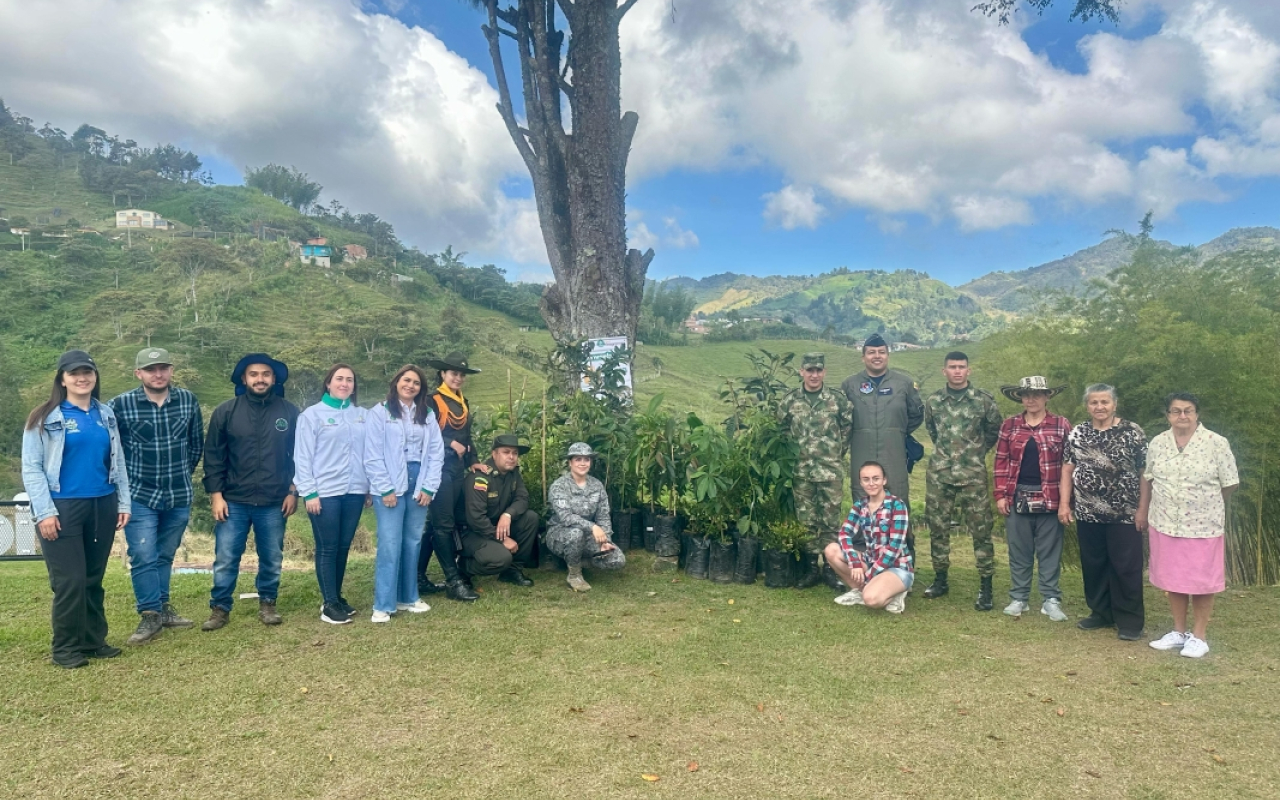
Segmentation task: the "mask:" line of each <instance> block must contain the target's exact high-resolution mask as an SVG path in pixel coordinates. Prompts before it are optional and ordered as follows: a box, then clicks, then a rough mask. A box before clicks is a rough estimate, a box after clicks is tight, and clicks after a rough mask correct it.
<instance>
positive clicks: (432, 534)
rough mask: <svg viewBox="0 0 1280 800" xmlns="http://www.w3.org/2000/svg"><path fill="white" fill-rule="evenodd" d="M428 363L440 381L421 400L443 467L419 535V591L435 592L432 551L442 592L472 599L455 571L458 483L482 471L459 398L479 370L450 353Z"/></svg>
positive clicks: (460, 516)
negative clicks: (436, 434) (431, 419)
mask: <svg viewBox="0 0 1280 800" xmlns="http://www.w3.org/2000/svg"><path fill="white" fill-rule="evenodd" d="M427 366H428V367H431V368H432V369H434V370H436V371H437V372H436V375H437V377H438V378H439V379H440V385H439V386H437V387H436V390H435V391H434V392H432V393H431V394H430V395H428V396H427V399H426V400H425V402H426V403H427V404H428V405H430V406H431V408H432V410H433V411H434V412H435V418H436V422H437V423H439V425H440V436H441V438H442V439H443V440H444V465H443V467H442V468H441V470H440V488H439V489H438V490H437V491H436V493H435V496H434V497H432V498H431V506H430V511H429V514H430V518H429V521H428V523H427V533H428V535H426V536H424V537H423V538H422V551H421V553H420V554H419V556H418V591H420V592H423V593H426V594H430V593H434V592H438V591H440V589H441V587H440V586H439V585H438V584H435V583H432V582H431V580H429V579H428V578H427V565H428V564H430V563H431V553H432V552H433V551H434V552H435V553H436V555H437V556H438V558H439V560H440V569H441V571H442V572H444V581H445V585H444V587H443V588H444V590H445V592H446V594H447V596H448V597H449V598H450V599H452V600H459V601H462V602H464V603H470V602H474V601H475V600H477V599H479V597H480V595H478V594H476V592H475V590H474V589H473V588H472V587H471V586H470V584H468V583H467V581H466V579H465V578H464V577H463V576H462V574H461V573H459V572H458V539H457V538H456V537H457V535H458V529H460V528H462V527H463V526H465V525H466V502H465V501H464V499H463V494H462V491H463V485H462V484H463V481H464V480H465V479H466V477H467V475H468V473H472V472H475V471H476V470H479V471H482V472H486V471H488V467H486V466H484V465H483V464H480V463H479V461H480V459H479V458H477V456H476V448H475V446H474V445H473V444H472V442H471V422H472V418H471V407H470V405H468V403H467V399H466V398H465V397H463V396H462V384H463V383H464V382H465V381H466V377H467V376H468V375H476V374H478V373H479V372H480V370H478V369H475V368H474V367H472V366H471V365H470V364H468V363H467V357H466V356H465V355H463V354H462V353H459V352H457V351H454V352H452V353H450V354H449V355H447V356H445V357H444V358H433V359H430V360H428V361H427Z"/></svg>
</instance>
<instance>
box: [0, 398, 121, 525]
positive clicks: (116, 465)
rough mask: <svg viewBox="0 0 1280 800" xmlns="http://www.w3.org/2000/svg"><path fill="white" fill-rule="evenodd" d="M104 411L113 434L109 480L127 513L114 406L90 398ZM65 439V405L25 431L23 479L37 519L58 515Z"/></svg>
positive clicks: (99, 409)
mask: <svg viewBox="0 0 1280 800" xmlns="http://www.w3.org/2000/svg"><path fill="white" fill-rule="evenodd" d="M90 402H92V403H93V407H96V408H97V409H98V413H99V414H101V415H102V422H103V424H105V425H106V426H107V432H108V433H109V434H110V436H111V470H110V472H109V474H108V475H107V480H108V481H110V482H111V483H112V484H114V485H115V487H116V505H117V506H119V508H120V513H121V514H128V513H129V511H130V510H131V508H132V506H131V504H130V498H129V476H128V474H127V473H126V472H125V466H124V449H123V448H122V447H121V446H120V426H119V424H118V423H117V422H116V415H115V413H114V412H113V411H112V410H111V406H109V405H107V404H106V403H99V402H98V401H97V400H92V401H90ZM65 442H66V430H65V429H64V428H63V425H62V409H61V408H57V407H55V408H54V409H53V410H52V411H50V412H49V414H48V416H46V417H45V418H44V422H42V423H41V424H39V425H37V426H36V427H34V428H31V429H29V430H24V431H23V432H22V483H23V486H25V487H26V490H27V494H28V495H29V496H30V497H31V513H32V514H33V515H34V516H35V518H36V522H40V521H42V520H45V519H48V518H49V517H56V516H58V509H57V508H55V507H54V505H53V497H52V495H51V493H52V492H56V491H58V480H59V477H60V476H61V474H62V447H63V444H64V443H65Z"/></svg>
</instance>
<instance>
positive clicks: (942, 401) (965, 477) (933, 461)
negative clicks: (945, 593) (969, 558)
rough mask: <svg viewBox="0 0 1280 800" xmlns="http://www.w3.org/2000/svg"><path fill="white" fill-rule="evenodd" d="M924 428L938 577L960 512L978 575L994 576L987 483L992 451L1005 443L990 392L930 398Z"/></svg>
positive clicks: (970, 390) (928, 513)
mask: <svg viewBox="0 0 1280 800" xmlns="http://www.w3.org/2000/svg"><path fill="white" fill-rule="evenodd" d="M924 420H925V421H924V425H925V429H926V430H927V431H928V432H929V439H930V440H932V441H933V455H931V456H930V457H929V467H928V471H927V472H926V473H925V512H924V513H925V521H926V524H928V526H929V555H930V556H931V557H932V559H933V568H934V570H935V571H938V572H940V573H945V572H946V571H947V570H948V569H949V568H950V566H951V522H952V520H953V519H954V517H955V514H956V512H957V511H959V512H960V513H961V514H962V520H963V524H964V525H965V526H966V527H967V528H968V529H969V532H970V533H971V534H972V536H973V554H974V557H975V558H976V560H977V562H978V575H979V576H982V577H985V578H989V577H990V576H991V575H992V574H993V573H994V572H995V551H994V549H993V547H992V544H991V531H992V528H993V527H994V525H995V519H994V517H993V515H992V513H991V489H990V485H989V482H988V480H987V451H989V450H990V449H991V448H992V447H994V446H995V444H996V440H997V439H998V438H999V437H1000V424H1001V423H1002V422H1003V421H1004V418H1003V417H1002V416H1001V415H1000V409H999V408H997V407H996V401H995V398H994V397H992V396H991V395H990V394H989V393H988V392H985V391H983V390H982V389H978V388H977V387H975V386H973V384H969V386H967V387H966V388H965V389H964V391H961V392H952V391H950V390H948V389H947V388H946V387H943V388H942V389H939V390H938V391H936V392H934V393H933V394H931V395H929V397H928V399H927V400H926V401H925V404H924Z"/></svg>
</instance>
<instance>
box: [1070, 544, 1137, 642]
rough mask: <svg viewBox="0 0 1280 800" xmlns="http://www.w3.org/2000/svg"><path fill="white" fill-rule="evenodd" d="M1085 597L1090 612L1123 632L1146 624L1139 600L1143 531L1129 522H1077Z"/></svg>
mask: <svg viewBox="0 0 1280 800" xmlns="http://www.w3.org/2000/svg"><path fill="white" fill-rule="evenodd" d="M1076 538H1077V539H1079V541H1080V569H1081V571H1082V572H1083V573H1084V599H1085V602H1086V603H1088V604H1089V610H1090V611H1092V612H1093V615H1094V616H1096V617H1098V618H1099V619H1102V620H1104V621H1106V622H1114V623H1115V625H1116V628H1118V629H1119V630H1120V631H1121V632H1123V633H1140V632H1141V631H1142V629H1143V627H1144V625H1145V624H1146V611H1145V609H1144V608H1143V602H1142V534H1140V533H1138V529H1137V528H1136V527H1134V525H1133V523H1131V522H1079V521H1077V522H1076Z"/></svg>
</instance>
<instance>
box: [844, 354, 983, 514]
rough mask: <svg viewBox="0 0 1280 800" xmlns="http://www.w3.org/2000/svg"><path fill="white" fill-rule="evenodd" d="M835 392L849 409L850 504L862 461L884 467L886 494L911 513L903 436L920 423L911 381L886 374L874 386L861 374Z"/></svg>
mask: <svg viewBox="0 0 1280 800" xmlns="http://www.w3.org/2000/svg"><path fill="white" fill-rule="evenodd" d="M840 388H841V389H843V390H844V394H845V397H847V398H849V402H850V403H851V404H852V406H853V430H852V433H851V434H850V436H849V475H850V481H849V482H850V484H851V488H852V492H853V499H854V500H855V501H857V500H859V499H861V498H862V496H863V491H862V485H861V484H860V483H858V477H857V476H858V468H859V467H861V466H862V465H863V464H864V463H865V462H867V461H878V462H880V464H882V465H883V466H884V476H885V481H886V488H885V491H887V492H889V493H890V494H892V495H893V496H894V497H897V498H898V499H900V500H902V502H903V503H905V504H906V506H907V508H911V497H910V495H911V486H910V484H909V483H908V481H907V436H908V435H909V434H910V433H911V432H912V431H914V430H915V429H916V428H919V427H920V423H921V422H923V421H924V405H923V404H922V403H921V402H920V392H919V391H918V390H917V389H916V383H915V381H914V380H913V379H912V378H911V376H910V375H908V374H907V373H905V372H901V371H899V370H896V369H891V370H887V371H886V372H885V374H884V375H883V376H882V377H881V378H880V379H879V380H878V381H877V380H876V379H874V378H872V377H871V376H870V375H868V374H867V371H866V370H865V369H864V370H863V371H862V372H859V373H858V374H856V375H852V376H850V377H848V378H846V379H845V382H844V383H843V384H841V386H840ZM997 427H999V426H997Z"/></svg>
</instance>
